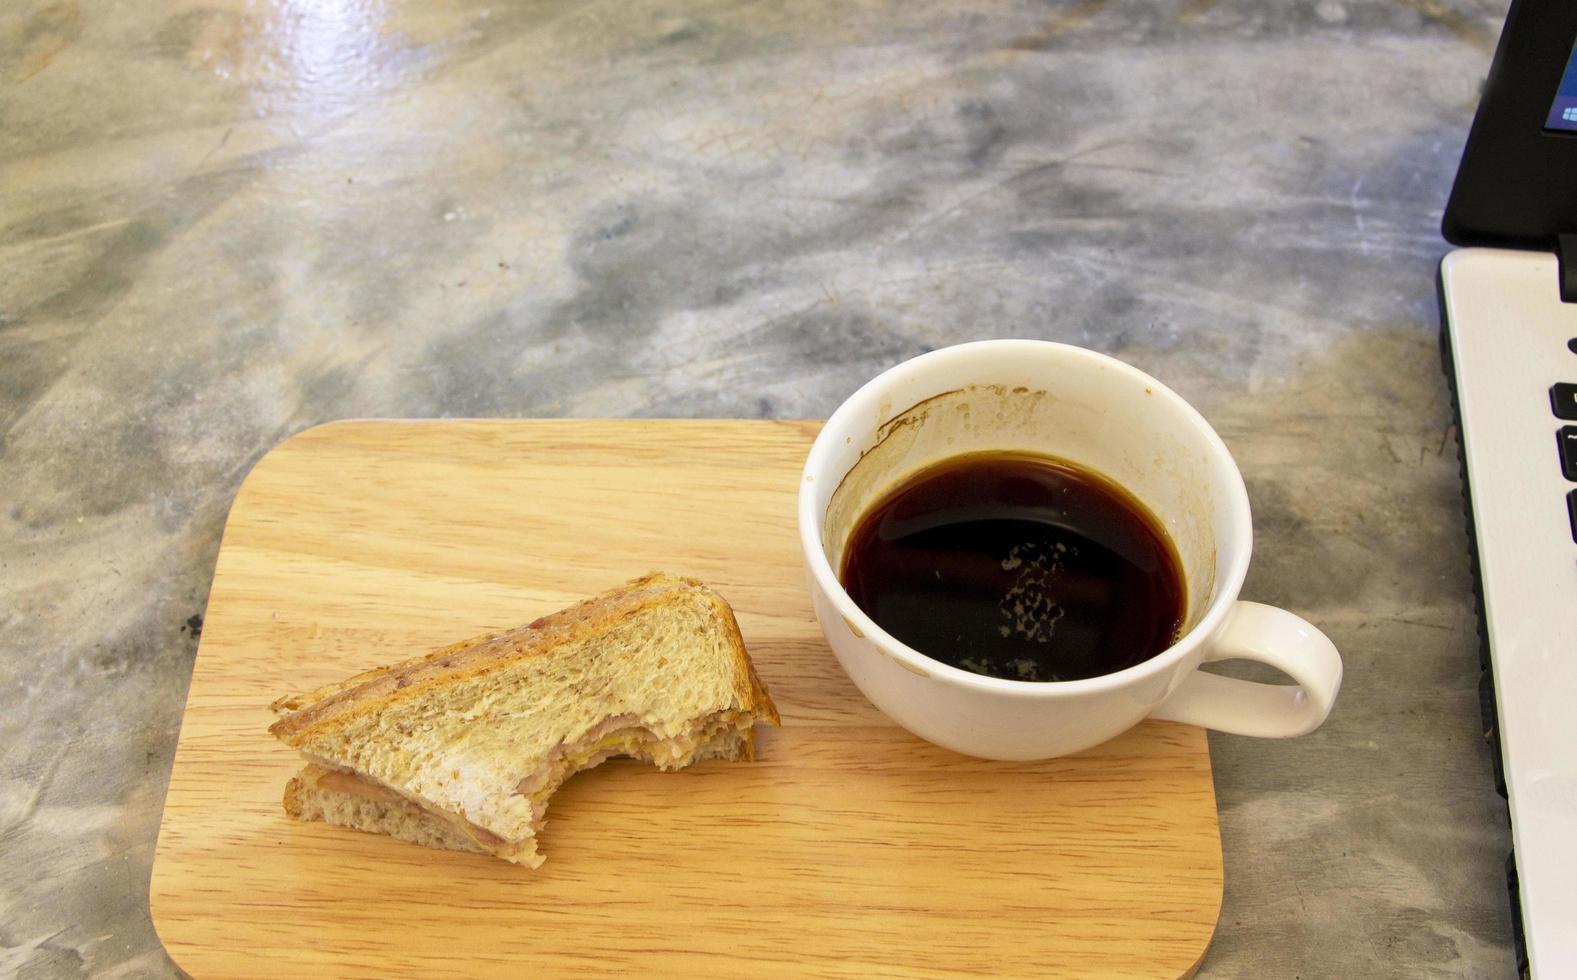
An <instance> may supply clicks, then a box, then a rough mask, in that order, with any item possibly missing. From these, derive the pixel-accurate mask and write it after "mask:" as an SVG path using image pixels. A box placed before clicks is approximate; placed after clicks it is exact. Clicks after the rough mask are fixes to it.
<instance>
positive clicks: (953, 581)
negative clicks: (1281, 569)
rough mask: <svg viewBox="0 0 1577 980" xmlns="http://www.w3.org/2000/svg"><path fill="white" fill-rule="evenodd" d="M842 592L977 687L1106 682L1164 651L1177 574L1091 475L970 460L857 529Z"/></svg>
mask: <svg viewBox="0 0 1577 980" xmlns="http://www.w3.org/2000/svg"><path fill="white" fill-rule="evenodd" d="M845 555H846V557H845V558H844V562H843V574H842V576H841V578H842V580H843V585H844V588H846V589H847V590H848V592H849V595H850V596H851V597H852V598H853V599H854V601H855V603H856V604H858V605H859V607H860V608H861V609H863V610H864V611H865V613H866V615H868V616H870V617H871V618H872V619H874V620H875V621H876V622H877V623H878V624H879V625H880V626H881V627H882V629H884V630H886V631H887V632H888V633H891V634H892V635H893V636H895V637H897V638H898V639H899V640H902V641H903V642H904V643H906V644H908V645H909V646H911V647H913V648H914V649H916V650H918V651H920V652H921V653H923V654H925V655H926V656H929V657H932V658H935V659H937V660H940V661H942V662H944V663H948V664H952V665H953V666H955V667H961V668H963V669H964V670H968V671H973V672H974V673H977V674H984V675H986V676H988V677H1005V678H1010V679H1012V680H1022V681H1066V680H1075V679H1078V678H1081V677H1096V676H1099V675H1101V674H1110V673H1112V672H1113V671H1118V670H1122V669H1123V668H1124V667H1131V666H1133V665H1134V664H1137V663H1141V662H1143V661H1145V660H1148V659H1149V658H1151V657H1153V656H1155V655H1156V654H1158V653H1160V652H1161V651H1162V650H1165V649H1166V648H1167V647H1169V646H1171V645H1172V643H1173V642H1174V641H1175V640H1176V639H1177V635H1178V630H1179V628H1180V627H1181V626H1182V621H1183V601H1184V600H1183V595H1184V592H1183V576H1182V573H1181V570H1180V563H1179V561H1178V558H1177V553H1176V551H1175V549H1174V548H1173V546H1172V543H1171V540H1170V539H1169V538H1168V537H1167V536H1166V534H1165V532H1164V531H1163V530H1162V529H1161V525H1160V523H1159V521H1157V520H1156V518H1155V516H1154V515H1152V514H1151V513H1150V512H1149V510H1147V509H1146V508H1145V506H1144V505H1143V504H1141V503H1140V502H1139V501H1138V500H1136V499H1134V497H1133V496H1132V495H1130V494H1129V493H1128V492H1127V491H1125V490H1123V489H1122V488H1121V487H1119V486H1117V485H1116V484H1114V483H1112V482H1111V481H1110V480H1107V479H1106V478H1105V477H1102V476H1100V475H1098V474H1096V473H1093V472H1091V471H1089V470H1086V469H1081V468H1079V467H1076V466H1072V465H1069V464H1068V463H1064V462H1061V461H1059V460H1054V459H1049V458H1045V457H1038V456H1027V455H1008V454H998V453H981V454H974V455H967V456H959V457H955V458H953V459H949V460H946V461H944V462H942V463H939V464H937V465H935V466H932V467H930V468H929V469H926V470H923V471H921V472H920V473H918V474H916V475H915V476H914V477H912V478H911V479H909V480H908V481H906V482H905V483H903V484H902V485H900V486H899V487H897V488H896V489H895V490H893V491H892V492H891V493H890V494H888V495H887V496H886V497H885V498H883V499H882V500H881V501H880V502H878V503H877V504H876V506H874V507H873V508H871V509H870V510H869V511H868V512H866V513H865V515H864V516H862V517H861V518H860V521H859V524H858V525H856V527H855V529H854V533H853V535H852V536H851V538H850V540H849V546H848V549H847V550H846V552H845Z"/></svg>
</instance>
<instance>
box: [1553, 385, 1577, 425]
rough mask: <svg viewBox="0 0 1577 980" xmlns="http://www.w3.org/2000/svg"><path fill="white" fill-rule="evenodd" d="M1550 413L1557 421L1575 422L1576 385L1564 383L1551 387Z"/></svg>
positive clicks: (1576, 406)
mask: <svg viewBox="0 0 1577 980" xmlns="http://www.w3.org/2000/svg"><path fill="white" fill-rule="evenodd" d="M1550 411H1552V412H1554V413H1555V417H1556V418H1558V419H1566V420H1567V421H1568V422H1577V385H1574V384H1568V383H1567V382H1564V381H1561V382H1557V383H1556V384H1553V385H1551V386H1550Z"/></svg>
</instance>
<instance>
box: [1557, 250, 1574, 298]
mask: <svg viewBox="0 0 1577 980" xmlns="http://www.w3.org/2000/svg"><path fill="white" fill-rule="evenodd" d="M1555 257H1556V258H1557V259H1559V260H1560V265H1561V302H1562V303H1577V235H1556V236H1555Z"/></svg>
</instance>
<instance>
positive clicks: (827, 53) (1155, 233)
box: [0, 0, 1512, 977]
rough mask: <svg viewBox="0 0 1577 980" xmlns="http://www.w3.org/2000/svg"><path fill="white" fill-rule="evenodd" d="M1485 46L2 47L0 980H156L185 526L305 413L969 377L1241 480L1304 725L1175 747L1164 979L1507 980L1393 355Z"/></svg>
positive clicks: (1479, 39)
mask: <svg viewBox="0 0 1577 980" xmlns="http://www.w3.org/2000/svg"><path fill="white" fill-rule="evenodd" d="M1503 12H1504V3H1503V2H1496V0H1317V2H1316V0H1178V2H1162V0H1078V2H1049V3H1029V2H987V0H960V2H952V3H940V2H929V0H921V2H909V3H899V2H895V0H869V2H865V3H858V4H850V3H841V2H832V0H812V2H808V3H801V4H793V5H782V6H781V7H779V6H777V5H770V4H746V3H737V2H733V0H712V2H701V0H695V2H691V0H677V2H674V3H669V4H656V3H645V2H641V3H633V4H611V3H589V4H588V3H558V2H554V3H519V4H511V3H508V2H504V0H461V2H458V3H454V4H421V3H406V2H395V0H388V2H385V0H336V2H316V3H306V2H293V0H250V2H243V0H215V2H213V3H208V4H202V5H197V4H191V3H186V2H182V0H174V2H172V3H169V4H164V5H158V4H155V5H134V4H127V3H114V2H109V0H102V2H98V0H57V2H40V0H13V2H10V3H7V4H6V5H5V6H4V8H3V9H0V650H3V657H0V974H5V975H16V976H20V977H55V976H63V977H71V976H83V975H88V976H103V977H140V976H166V975H170V974H172V973H173V972H174V968H173V966H172V965H171V964H170V962H169V961H168V959H167V958H166V957H165V956H164V954H163V951H162V950H161V948H160V946H159V943H158V940H157V938H156V936H155V935H154V932H153V929H152V927H151V924H150V922H149V918H148V911H147V897H146V896H147V883H148V876H149V868H150V864H151V861H152V856H153V846H154V840H155V836H156V832H157V828H158V823H159V815H160V806H161V801H162V797H163V792H164V784H165V781H166V779H167V775H168V771H169V766H170V761H171V756H172V753H173V749H174V744H175V737H176V732H177V727H178V724H179V719H180V713H181V706H182V703H183V698H184V694H185V687H186V683H187V678H188V676H189V673H190V668H191V663H192V658H193V655H194V653H195V650H196V645H197V634H198V632H199V629H200V625H201V615H202V612H203V608H204V602H205V599H206V595H207V589H208V583H209V578H210V575H211V573H212V568H213V562H214V556H215V553H216V550H217V547H218V543H219V536H220V531H221V528H222V525H223V522H224V516H225V511H226V508H227V506H228V504H229V502H230V500H231V497H232V495H233V493H234V491H235V489H236V487H237V485H238V483H239V481H240V480H241V478H242V476H243V474H245V472H246V471H247V468H248V467H249V466H250V465H251V464H252V463H253V462H254V461H255V460H256V459H257V458H258V457H259V456H260V455H261V454H262V453H264V452H265V451H266V450H267V449H268V448H269V447H270V446H272V445H273V444H275V443H276V442H278V441H279V440H280V439H282V438H283V437H285V436H287V435H288V434H290V433H292V432H295V431H298V430H300V429H302V428H305V427H307V426H309V425H312V424H314V423H317V422H320V421H324V420H327V419H334V418H341V417H346V416H477V415H484V416H557V415H580V416H693V415H704V416H783V417H789V416H819V415H823V414H824V413H826V412H828V411H830V410H831V409H832V408H833V407H834V406H835V405H836V404H837V402H838V401H839V400H840V399H841V398H842V397H843V396H844V395H845V394H847V393H848V392H849V391H851V390H852V389H853V388H854V387H855V386H856V385H857V384H858V383H859V382H860V381H862V380H863V379H865V378H866V377H868V376H869V375H871V374H873V373H875V372H876V371H877V370H879V369H880V368H882V367H884V366H886V365H889V364H891V363H893V362H895V361H898V360H900V359H902V358H904V357H907V356H910V355H913V354H916V353H919V352H921V351H924V350H926V349H929V348H932V347H936V346H940V345H944V344H948V343H952V342H956V341H960V340H965V339H974V338H980V337H989V336H1023V337H1044V338H1054V339H1059V340H1065V341H1071V342H1074V343H1080V344H1085V345H1089V346H1092V347H1095V348H1098V349H1101V350H1104V351H1108V352H1111V353H1114V354H1116V355H1119V356H1121V357H1125V358H1127V359H1129V360H1131V361H1133V362H1134V363H1136V364H1137V365H1139V366H1140V367H1142V368H1144V369H1146V370H1148V371H1151V372H1152V373H1154V374H1157V375H1158V376H1160V377H1161V378H1162V379H1164V380H1165V381H1167V382H1169V383H1170V384H1172V385H1174V386H1175V387H1177V388H1178V389H1179V390H1180V391H1181V392H1182V393H1183V394H1184V395H1185V396H1187V397H1189V398H1191V399H1192V400H1194V401H1195V402H1196V404H1197V405H1198V406H1199V407H1200V408H1201V409H1202V410H1203V411H1204V412H1205V414H1206V415H1207V416H1208V417H1209V418H1210V419H1212V421H1214V423H1215V424H1216V425H1217V427H1218V428H1219V429H1220V431H1221V432H1222V434H1223V436H1224V437H1225V438H1226V440H1227V442H1228V443H1229V444H1230V446H1231V447H1232V449H1233V451H1234V452H1235V453H1236V455H1237V457H1238V460H1239V462H1240V463H1241V464H1242V467H1243V469H1244V470H1245V472H1246V474H1247V476H1248V481H1249V487H1250V492H1251V494H1252V498H1253V502H1254V505H1255V508H1256V520H1255V524H1256V533H1257V536H1258V549H1257V553H1256V562H1255V565H1254V568H1253V571H1252V573H1251V575H1250V578H1249V581H1248V586H1247V591H1246V594H1247V596H1248V597H1250V598H1255V599H1260V600H1264V601H1268V602H1273V603H1278V604H1283V605H1286V606H1289V607H1291V608H1294V609H1296V610H1299V611H1301V612H1302V613H1304V614H1305V615H1307V616H1308V617H1309V618H1311V619H1313V620H1314V621H1315V622H1317V623H1319V624H1320V625H1322V626H1323V627H1324V628H1325V629H1326V630H1327V631H1328V632H1329V633H1330V634H1331V636H1332V637H1333V638H1334V639H1335V640H1336V641H1337V643H1338V644H1339V645H1340V646H1341V648H1342V649H1343V650H1344V652H1345V655H1346V663H1347V681H1346V687H1345V689H1344V691H1343V694H1342V698H1341V701H1340V703H1339V705H1338V706H1337V708H1336V711H1335V713H1334V714H1333V715H1332V717H1331V719H1330V721H1329V723H1328V724H1327V725H1326V726H1325V727H1324V728H1323V729H1322V730H1321V731H1320V732H1318V733H1317V734H1315V735H1313V736H1310V737H1307V738H1304V739H1300V740H1293V741H1287V742H1275V743H1271V742H1261V741H1254V740H1248V739H1238V738H1231V737H1217V738H1214V739H1213V742H1212V746H1213V752H1214V758H1215V764H1216V774H1217V775H1216V783H1217V789H1218V793H1219V797H1220V805H1221V818H1222V837H1223V844H1224V848H1225V860H1226V872H1227V876H1226V894H1225V900H1224V904H1223V908H1222V913H1221V922H1220V928H1219V930H1218V933H1217V936H1216V940H1215V942H1214V944H1213V946H1212V947H1211V950H1210V952H1209V954H1208V955H1207V957H1206V959H1205V962H1204V964H1203V967H1202V970H1201V975H1202V976H1208V977H1267V976H1275V977H1291V976H1297V977H1353V976H1422V975H1429V976H1450V977H1458V976H1461V977H1469V976H1471V977H1479V976H1501V975H1506V974H1509V973H1510V972H1511V971H1512V960H1511V952H1510V945H1509V920H1508V914H1507V902H1506V897H1505V891H1504V884H1503V878H1502V874H1503V872H1502V862H1503V860H1504V857H1505V854H1506V851H1507V848H1508V845H1509V839H1508V834H1507V829H1506V820H1505V815H1504V808H1503V805H1502V803H1501V802H1500V801H1499V799H1498V798H1497V797H1495V795H1494V794H1493V791H1492V790H1491V787H1490V767H1489V759H1488V755H1487V753H1486V750H1485V747H1484V745H1483V744H1482V742H1481V740H1480V738H1479V719H1478V708H1477V702H1476V692H1475V682H1476V666H1475V653H1474V651H1475V644H1476V640H1475V634H1474V620H1473V612H1472V605H1471V601H1470V596H1469V581H1468V572H1467V564H1466V559H1465V554H1464V537H1463V526H1462V519H1461V512H1460V503H1459V496H1458V486H1457V476H1456V462H1455V457H1454V451H1453V435H1452V432H1451V430H1450V420H1449V410H1448V406H1447V402H1446V396H1445V390H1444V386H1443V383H1442V380H1441V377H1440V372H1439V368H1438V361H1437V356H1436V353H1435V323H1436V313H1435V309H1434V287H1433V275H1434V266H1435V263H1436V261H1437V260H1438V258H1439V257H1440V255H1441V254H1442V253H1443V251H1444V245H1443V243H1442V242H1441V241H1440V239H1439V237H1438V234H1437V227H1438V222H1439V218H1440V209H1441V207H1442V204H1443V202H1444V199H1445V196H1446V193H1447V190H1448V188H1449V185H1450V181H1451V177H1452V174H1453V172H1454V169H1455V164H1456V159H1457V155H1458V153H1459V151H1460V148H1461V144H1462V141H1463V139H1464V137H1465V134H1466V131H1467V127H1468V124H1469V121H1470V119H1471V115H1472V110H1473V106H1474V104H1475V101H1476V97H1477V93H1478V87H1479V84H1480V80H1481V79H1482V77H1483V74H1484V72H1485V70H1486V68H1487V65H1488V61H1489V56H1490V54H1491V51H1492V49H1493V45H1494V40H1495V37H1496V34H1497V32H1498V29H1499V17H1500V16H1502V15H1503Z"/></svg>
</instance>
